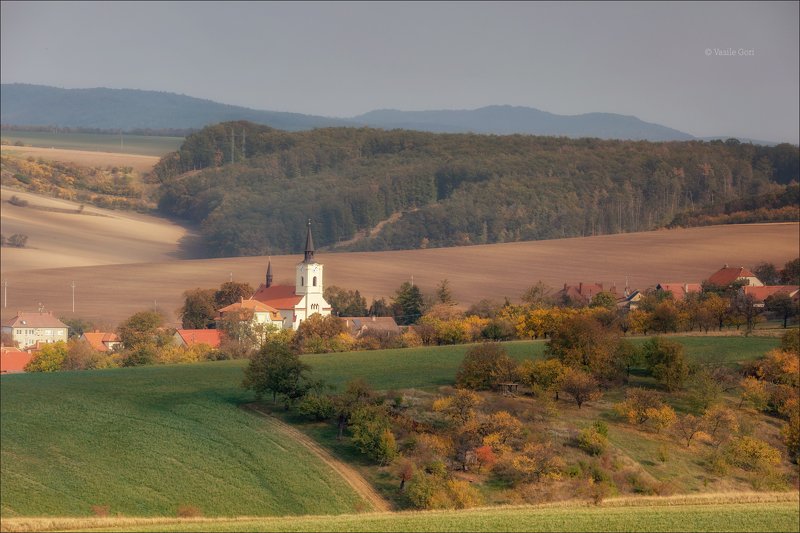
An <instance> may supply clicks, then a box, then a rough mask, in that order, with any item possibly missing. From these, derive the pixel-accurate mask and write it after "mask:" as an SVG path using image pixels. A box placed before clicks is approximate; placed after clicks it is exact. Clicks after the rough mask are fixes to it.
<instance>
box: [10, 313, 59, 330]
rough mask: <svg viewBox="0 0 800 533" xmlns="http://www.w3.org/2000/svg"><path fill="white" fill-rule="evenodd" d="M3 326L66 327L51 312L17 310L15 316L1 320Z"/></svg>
mask: <svg viewBox="0 0 800 533" xmlns="http://www.w3.org/2000/svg"><path fill="white" fill-rule="evenodd" d="M3 325H4V326H9V327H15V328H17V327H20V326H25V327H29V328H66V327H67V325H66V324H64V323H63V322H61V321H60V320H59V319H57V318H56V317H54V316H53V314H52V313H50V312H46V313H28V312H22V311H20V312H18V313H17V316H15V317H12V318H9V319H8V320H6V321H5V322H3Z"/></svg>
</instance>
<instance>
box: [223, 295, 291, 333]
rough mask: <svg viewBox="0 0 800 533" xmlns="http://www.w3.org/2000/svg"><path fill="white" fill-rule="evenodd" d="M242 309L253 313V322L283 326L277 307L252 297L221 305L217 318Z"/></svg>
mask: <svg viewBox="0 0 800 533" xmlns="http://www.w3.org/2000/svg"><path fill="white" fill-rule="evenodd" d="M242 311H245V312H251V313H252V314H253V318H252V322H253V324H266V325H274V326H277V327H278V328H282V327H283V317H282V316H281V314H280V313H279V312H278V310H277V309H275V308H274V307H272V306H269V305H267V304H265V303H263V302H259V301H258V300H253V299H250V300H242V301H241V302H236V303H233V304H231V305H228V306H225V307H223V308H222V309H220V310H219V316H218V317H217V320H218V321H219V320H222V319H223V318H225V317H226V316H229V315H231V314H239V313H241V312H242ZM218 329H219V327H218Z"/></svg>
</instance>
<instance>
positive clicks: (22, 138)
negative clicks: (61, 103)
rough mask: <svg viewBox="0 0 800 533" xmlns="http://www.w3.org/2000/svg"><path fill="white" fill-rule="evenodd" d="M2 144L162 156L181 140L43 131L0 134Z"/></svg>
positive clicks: (174, 138) (176, 147)
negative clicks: (17, 143) (18, 143)
mask: <svg viewBox="0 0 800 533" xmlns="http://www.w3.org/2000/svg"><path fill="white" fill-rule="evenodd" d="M1 135H2V138H3V140H4V141H8V143H9V144H14V143H15V142H17V141H19V142H21V143H23V144H25V145H29V146H39V147H42V148H62V149H66V150H87V151H90V152H118V153H123V154H136V155H152V156H159V157H160V156H162V155H164V154H168V153H169V152H174V151H175V150H177V149H178V148H180V145H181V144H182V143H183V137H161V136H155V135H128V134H122V136H120V135H115V134H109V133H51V132H44V131H2V133H1Z"/></svg>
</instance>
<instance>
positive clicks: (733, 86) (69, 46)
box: [0, 1, 800, 143]
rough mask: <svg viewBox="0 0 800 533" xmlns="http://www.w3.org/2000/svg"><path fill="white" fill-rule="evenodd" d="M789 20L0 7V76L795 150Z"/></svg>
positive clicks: (408, 9)
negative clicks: (532, 111)
mask: <svg viewBox="0 0 800 533" xmlns="http://www.w3.org/2000/svg"><path fill="white" fill-rule="evenodd" d="M798 19H800V13H799V12H798V2H729V3H726V2H709V3H690V2H676V3H661V4H659V3H653V2H642V3H634V2H621V3H599V2H598V3H595V2H592V3H583V2H575V3H558V4H556V3H547V2H541V3H540V2H531V3H527V2H509V3H502V2H491V3H482V2H465V3H460V2H442V3H428V2H426V3H423V2H409V3H404V2H396V3H385V2H376V3H367V2H353V3H348V2H342V3H335V2H330V3H329V2H325V3H316V2H308V3H300V2H291V3H280V2H274V3H273V2H264V3H255V2H242V3H234V2H228V3H217V2H197V3H193V2H178V3H169V2H142V3H138V2H89V3H80V2H55V3H47V2H18V1H12V2H5V1H4V2H2V33H1V34H0V35H1V38H2V46H0V54H1V56H0V57H1V59H2V63H1V65H2V82H3V83H12V82H22V83H36V84H45V85H54V86H58V87H67V88H73V87H112V88H136V89H153V90H161V91H169V92H177V93H183V94H187V95H190V96H197V97H201V98H208V99H211V100H216V101H219V102H224V103H229V104H237V105H243V106H247V107H252V108H256V109H269V110H278V111H296V112H301V113H310V114H319V115H328V116H352V115H356V114H360V113H363V112H366V111H369V110H372V109H379V108H396V109H405V110H422V109H440V108H442V109H471V108H476V107H480V106H484V105H490V104H513V105H525V106H531V107H536V108H539V109H542V110H545V111H550V112H553V113H560V114H578V113H584V112H590V111H602V112H610V113H622V114H627V115H635V116H637V117H639V118H641V119H643V120H646V121H650V122H657V123H660V124H663V125H666V126H670V127H673V128H676V129H679V130H682V131H686V132H688V133H691V134H693V135H697V136H708V135H732V136H738V137H750V138H755V139H763V140H774V141H789V142H793V143H798V137H799V136H800V134H799V133H798V130H800V118H799V117H800V109H799V108H798V99H799V95H800V83H799V82H798V77H799V75H798V66H799V65H800V57H799V53H798V50H800V42H799V41H798ZM715 49H719V50H720V51H723V50H724V51H727V50H728V49H731V50H732V52H733V55H724V56H723V55H717V51H716V50H715ZM740 49H741V52H740Z"/></svg>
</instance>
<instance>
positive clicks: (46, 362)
mask: <svg viewBox="0 0 800 533" xmlns="http://www.w3.org/2000/svg"><path fill="white" fill-rule="evenodd" d="M66 357H67V343H66V342H64V341H58V342H54V343H49V344H45V345H44V346H42V347H41V348H40V349H39V350H38V351H37V352H36V354H35V355H34V356H33V358H31V360H30V361H29V362H28V364H27V365H25V371H26V372H58V371H59V370H61V365H62V363H63V362H64V359H66Z"/></svg>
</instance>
